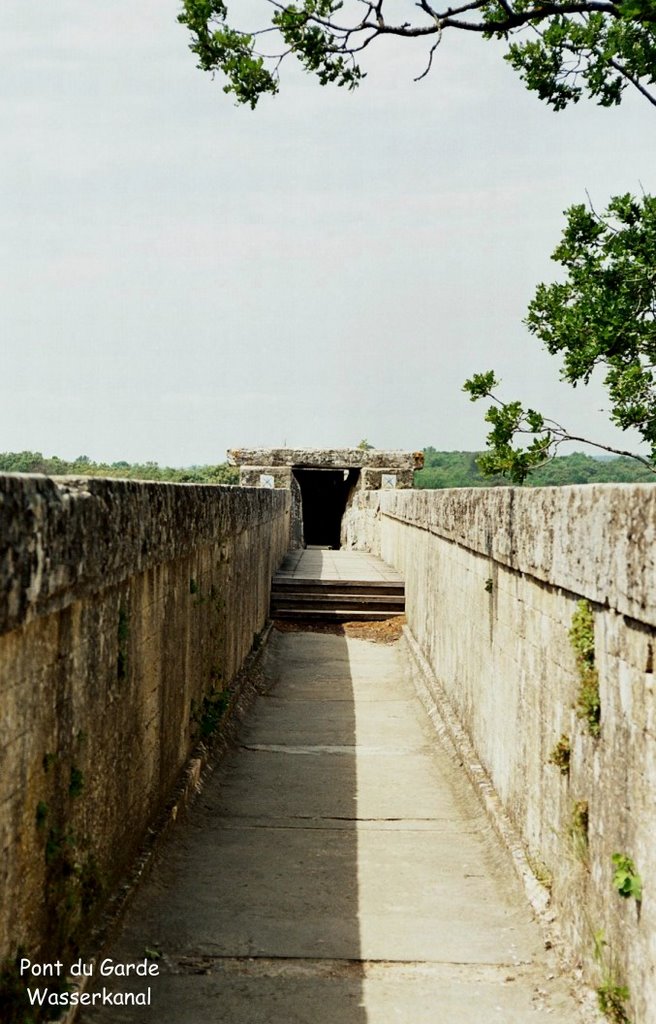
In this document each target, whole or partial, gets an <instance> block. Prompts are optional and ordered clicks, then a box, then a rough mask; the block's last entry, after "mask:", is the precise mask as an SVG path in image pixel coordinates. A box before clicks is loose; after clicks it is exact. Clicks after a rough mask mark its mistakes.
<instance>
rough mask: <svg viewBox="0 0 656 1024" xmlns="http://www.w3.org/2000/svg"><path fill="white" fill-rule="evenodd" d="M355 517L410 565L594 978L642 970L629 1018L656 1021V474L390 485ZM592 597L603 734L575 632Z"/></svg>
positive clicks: (445, 691)
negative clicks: (627, 886) (559, 481)
mask: <svg viewBox="0 0 656 1024" xmlns="http://www.w3.org/2000/svg"><path fill="white" fill-rule="evenodd" d="M347 532H348V539H349V543H350V545H351V546H354V547H364V548H367V549H369V550H374V551H378V552H379V553H380V554H382V557H383V558H384V559H385V560H386V561H388V562H389V563H391V564H392V565H394V566H395V567H396V568H398V569H399V570H400V571H401V572H402V573H403V575H404V576H405V580H406V595H407V597H406V599H407V615H408V624H409V629H410V631H411V633H412V634H413V636H414V638H415V639H416V641H417V643H418V645H419V648H420V650H421V652H422V654H423V656H424V657H425V659H426V661H427V663H428V665H429V667H430V677H431V683H430V685H431V686H432V687H433V690H434V694H435V697H436V703H437V704H440V703H441V702H442V704H443V706H444V707H446V708H447V709H449V710H450V711H452V712H453V713H454V714H455V716H456V718H457V720H458V722H459V723H460V725H461V726H462V727H464V730H465V732H466V733H467V735H468V737H469V739H470V740H471V743H472V744H473V747H474V749H475V751H476V755H477V757H478V759H479V760H480V762H481V763H482V765H483V768H484V770H485V772H486V773H487V776H488V777H489V779H490V780H491V782H492V785H493V787H494V789H495V790H496V794H497V796H498V798H499V799H500V801H501V804H502V807H503V809H504V811H505V813H506V814H507V815H508V817H509V818H510V821H511V822H512V825H513V826H514V828H515V829H516V830H517V832H518V833H519V835H520V836H521V841H522V843H523V846H524V850H525V852H526V854H527V855H528V862H529V863H530V865H531V866H532V868H533V870H534V872H535V874H536V875H537V876H538V878H540V879H541V880H542V881H543V882H547V883H548V884H550V886H551V899H552V905H553V907H554V908H555V910H556V911H557V914H558V918H559V921H560V924H561V927H562V928H563V930H564V933H565V937H566V940H567V942H568V944H569V946H570V948H572V949H573V950H574V951H575V952H576V955H577V956H578V957H580V959H581V961H582V962H583V964H584V967H585V972H586V975H587V978H588V979H589V980H590V981H591V983H592V984H593V985H594V986H595V987H599V986H607V991H608V992H610V993H612V992H615V994H617V991H616V990H617V988H621V987H622V986H627V987H628V989H629V991H630V1000H629V1002H628V1003H627V1004H626V1010H627V1013H628V1018H630V1019H631V1020H632V1021H633V1022H634V1024H653V1022H654V1021H656V968H655V965H656V843H655V841H654V837H655V836H656V693H655V688H654V649H655V646H656V571H655V570H656V564H655V562H656V548H655V544H654V541H655V539H656V488H654V487H650V486H648V485H643V486H628V485H599V486H587V487H567V488H544V489H539V490H538V489H518V488H495V489H489V490H469V489H468V490H450V491H414V492H406V493H399V492H387V493H381V492H378V493H372V494H369V495H363V496H362V497H361V498H360V501H359V503H358V507H357V508H354V509H352V510H351V512H350V519H349V524H348V531H347ZM582 601H584V602H585V605H583V608H584V609H585V612H586V613H587V610H588V609H589V611H590V612H591V614H592V623H593V629H594V656H595V664H594V669H593V671H592V676H590V673H588V679H590V678H591V677H592V678H594V672H595V671H596V673H597V674H598V682H599V698H600V723H599V725H598V727H597V728H598V735H595V732H596V731H597V728H596V727H595V723H594V715H590V714H588V715H587V716H585V715H583V708H582V706H581V704H582V691H581V671H580V665H577V658H576V652H575V644H574V643H573V640H572V637H571V636H570V630H571V628H572V622H573V618H574V617H575V615H577V614H578V616H579V618H580V615H581V613H580V609H581V607H582V606H581V602H582ZM577 610H578V612H577ZM583 703H585V701H583ZM588 707H590V700H588ZM568 751H569V754H568ZM554 760H555V761H557V762H559V763H558V764H556V763H553V762H554ZM561 769H562V770H561ZM614 854H621V855H623V856H626V857H628V858H630V859H631V860H632V861H633V863H634V866H635V871H636V872H637V873H638V874H639V875H640V876H641V878H642V882H643V898H642V900H641V901H640V902H638V901H637V900H636V899H634V898H633V897H629V898H623V897H622V896H621V895H620V894H619V893H618V891H617V888H616V886H615V885H614V883H613V875H614V872H615V866H614V864H613V862H612V859H611V858H612V856H613V855H614ZM595 936H596V939H595ZM595 945H596V948H597V956H595ZM600 961H601V962H600ZM618 998H619V996H618ZM617 1019H620V1018H619V1017H618V1018H617ZM622 1019H623V1018H622Z"/></svg>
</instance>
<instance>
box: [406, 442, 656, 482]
mask: <svg viewBox="0 0 656 1024" xmlns="http://www.w3.org/2000/svg"><path fill="white" fill-rule="evenodd" d="M480 454H481V453H480V452H439V451H436V449H435V448H425V449H424V460H425V461H424V468H423V469H422V470H420V472H418V473H415V487H425V488H437V487H498V486H507V485H508V483H509V481H508V480H507V479H506V478H505V477H501V476H492V477H489V476H488V477H486V476H483V474H482V473H481V471H480V469H479V468H478V466H477V464H476V459H477V458H478V456H479V455H480ZM604 483H632V484H636V483H656V474H655V473H652V472H651V471H650V470H649V469H647V467H646V466H643V465H641V464H640V463H639V462H636V461H635V459H630V458H625V457H624V456H617V457H603V458H599V457H597V458H594V457H593V456H592V455H584V454H583V452H574V453H573V454H572V455H560V456H557V457H556V458H555V459H551V461H550V462H547V463H546V464H545V465H544V466H540V467H539V468H537V469H534V470H531V472H530V474H529V476H528V477H527V478H526V481H525V482H524V484H523V485H522V486H524V487H562V486H563V485H565V484H604Z"/></svg>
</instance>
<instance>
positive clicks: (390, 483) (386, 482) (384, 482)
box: [380, 473, 396, 491]
mask: <svg viewBox="0 0 656 1024" xmlns="http://www.w3.org/2000/svg"><path fill="white" fill-rule="evenodd" d="M380 486H381V488H382V490H383V491H393V490H394V488H395V487H396V473H383V475H382V476H381V478H380Z"/></svg>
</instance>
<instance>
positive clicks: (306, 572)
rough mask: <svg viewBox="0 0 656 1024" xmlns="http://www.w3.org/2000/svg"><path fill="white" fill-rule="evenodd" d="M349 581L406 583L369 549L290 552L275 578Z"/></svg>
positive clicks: (320, 549)
mask: <svg viewBox="0 0 656 1024" xmlns="http://www.w3.org/2000/svg"><path fill="white" fill-rule="evenodd" d="M281 579H282V580H298V581H305V580H326V581H333V580H339V581H344V580H350V581H358V582H361V583H369V582H371V583H376V582H379V581H384V582H387V583H403V577H402V576H400V575H399V573H398V572H397V571H396V569H392V567H391V566H389V565H387V564H386V563H385V562H383V561H382V559H380V558H377V557H376V555H370V554H369V553H368V552H366V551H333V550H331V549H330V548H303V549H299V550H296V551H289V552H288V553H287V555H286V556H285V560H284V562H283V563H282V565H281V566H280V569H279V570H278V572H277V573H276V574H275V577H274V581H276V580H281Z"/></svg>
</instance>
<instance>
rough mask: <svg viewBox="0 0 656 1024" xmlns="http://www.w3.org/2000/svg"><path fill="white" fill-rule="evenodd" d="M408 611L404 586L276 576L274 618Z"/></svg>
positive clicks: (370, 616) (339, 618) (364, 616)
mask: <svg viewBox="0 0 656 1024" xmlns="http://www.w3.org/2000/svg"><path fill="white" fill-rule="evenodd" d="M404 611H405V594H404V587H403V585H402V584H400V585H399V584H398V583H388V582H386V581H383V580H381V581H379V582H372V581H370V580H285V581H284V582H282V581H280V580H278V579H276V578H275V577H274V582H273V587H272V591H271V618H274V619H304V620H312V621H321V620H330V621H334V622H346V621H349V620H361V621H370V622H373V621H380V620H381V619H386V618H390V617H391V616H394V615H403V613H404Z"/></svg>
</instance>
